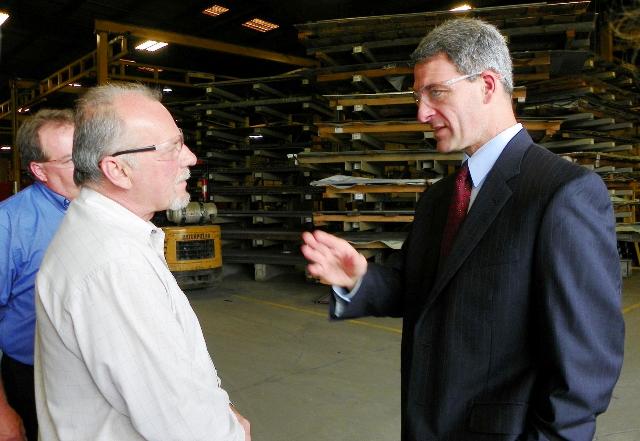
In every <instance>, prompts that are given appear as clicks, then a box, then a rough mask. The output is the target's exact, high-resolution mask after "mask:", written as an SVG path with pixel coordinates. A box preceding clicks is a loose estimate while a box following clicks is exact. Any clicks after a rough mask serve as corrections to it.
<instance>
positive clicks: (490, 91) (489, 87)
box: [480, 71, 499, 104]
mask: <svg viewBox="0 0 640 441" xmlns="http://www.w3.org/2000/svg"><path fill="white" fill-rule="evenodd" d="M480 79H481V80H482V91H483V94H484V97H483V101H484V102H485V104H486V103H488V102H489V101H491V98H492V97H493V96H494V95H495V93H496V89H497V87H498V81H499V80H498V78H497V76H496V74H494V73H493V72H491V71H488V72H483V73H482V74H481V76H480Z"/></svg>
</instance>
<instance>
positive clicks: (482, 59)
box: [411, 18, 513, 95]
mask: <svg viewBox="0 0 640 441" xmlns="http://www.w3.org/2000/svg"><path fill="white" fill-rule="evenodd" d="M438 54H445V55H446V56H447V57H449V60H451V62H452V63H453V65H454V66H455V67H456V69H457V70H458V72H460V73H461V74H463V75H470V74H473V73H476V72H483V71H485V70H492V71H494V72H496V73H497V74H498V75H500V82H501V83H502V85H503V86H504V89H505V91H506V92H507V93H508V94H510V95H511V94H512V93H513V73H512V62H511V55H509V48H508V47H507V41H506V39H505V38H504V37H503V36H502V34H500V31H498V29H497V28H496V27H495V26H493V25H491V24H489V23H487V22H484V21H482V20H478V19H475V18H459V19H454V20H449V21H446V22H444V23H442V24H441V25H439V26H437V27H436V28H434V29H433V30H432V31H431V32H429V33H428V34H427V36H426V37H424V38H423V39H422V41H421V42H420V44H419V45H418V47H417V49H416V50H415V51H413V54H411V60H412V61H413V62H414V63H416V64H417V63H421V62H424V61H427V60H429V59H430V58H433V57H435V56H436V55H438Z"/></svg>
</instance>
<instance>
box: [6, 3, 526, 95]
mask: <svg viewBox="0 0 640 441" xmlns="http://www.w3.org/2000/svg"><path fill="white" fill-rule="evenodd" d="M461 2H462V0H460V1H459V2H456V1H455V0H396V1H393V0H391V1H390V0H385V1H378V0H359V1H345V0H315V1H305V0H299V1H296V2H293V1H290V0H284V1H283V0H8V1H0V9H4V10H7V11H8V12H9V13H10V14H11V17H10V18H9V20H7V22H6V23H5V24H4V25H3V26H2V28H0V32H1V34H0V39H1V44H2V45H1V51H0V101H5V100H7V99H8V98H9V96H10V89H9V80H11V79H14V78H20V79H28V80H42V79H44V78H46V77H47V76H49V75H51V74H52V73H53V72H55V71H56V70H58V69H60V68H62V67H64V66H66V65H68V64H70V63H71V62H73V61H75V60H77V59H78V58H80V57H82V56H84V55H85V54H88V53H89V52H90V51H92V50H95V48H96V37H95V20H96V19H101V20H109V21H112V22H116V23H125V24H131V25H136V26H142V27H148V28H153V29H157V30H162V31H171V32H176V33H180V34H184V35H190V36H196V37H202V38H207V39H213V40H217V41H222V42H227V43H233V44H235V45H240V46H244V47H250V48H258V49H265V50H270V51H276V52H279V53H285V54H290V55H295V56H298V57H307V55H306V53H305V48H304V47H303V46H302V44H300V43H299V42H298V38H297V31H296V29H295V27H294V25H295V24H297V23H305V22H309V21H318V20H327V19H335V18H345V17H358V16H371V15H385V14H399V13H411V12H425V11H437V10H447V9H449V8H451V7H455V6H457V5H458V4H459V3H461ZM469 3H471V4H473V5H474V6H476V7H479V6H480V7H491V6H500V5H507V4H518V3H519V4H522V3H531V2H527V1H522V0H471V1H470V2H469ZM212 4H217V5H221V6H225V7H226V8H228V9H229V11H228V12H226V13H224V14H222V15H220V16H217V17H211V16H207V15H204V14H203V13H202V12H201V11H202V10H203V9H205V8H207V7H210V6H212ZM255 17H257V18H261V19H265V20H268V21H271V22H274V23H276V24H278V25H279V28H278V29H276V30H273V31H270V32H266V33H261V32H256V31H253V30H250V29H247V28H245V27H243V26H242V23H243V22H245V21H247V20H250V19H252V18H255ZM131 40H132V41H130V43H132V44H136V43H137V42H138V41H137V39H136V38H133V37H132V38H131ZM239 52H243V51H239ZM127 58H131V59H134V60H135V61H137V62H138V63H148V64H152V65H157V66H167V67H179V68H183V69H190V70H197V71H201V72H208V73H212V74H216V75H217V77H216V78H225V77H245V78H246V77H257V76H265V75H273V74H279V73H283V72H287V71H290V70H294V69H296V68H297V67H299V66H296V65H290V64H285V63H279V62H278V63H276V62H273V61H266V60H261V59H257V58H250V57H246V56H242V55H241V54H238V55H234V54H229V53H219V52H213V51H207V50H203V49H194V48H189V47H185V46H178V45H174V44H171V45H169V47H166V48H164V49H161V50H158V51H157V52H153V53H142V52H140V51H132V53H131V54H130V55H128V56H127Z"/></svg>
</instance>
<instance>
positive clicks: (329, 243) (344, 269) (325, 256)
mask: <svg viewBox="0 0 640 441" xmlns="http://www.w3.org/2000/svg"><path fill="white" fill-rule="evenodd" d="M302 240H303V241H304V244H303V245H302V247H301V250H302V254H303V255H304V257H305V258H306V259H307V260H308V261H309V265H307V271H309V274H311V275H312V276H313V277H316V278H318V279H320V282H322V283H325V284H327V285H337V286H342V287H344V288H346V289H348V290H349V291H351V290H352V289H353V287H354V286H355V284H356V283H357V281H358V280H359V279H360V278H361V277H362V276H364V274H365V273H366V272H367V259H366V258H365V257H364V256H363V255H362V254H360V253H358V251H356V249H355V248H353V247H352V246H351V245H350V244H349V243H348V242H347V241H346V240H343V239H340V238H339V237H336V236H333V235H331V234H329V233H325V232H324V231H321V230H315V231H314V232H313V233H308V232H305V233H302Z"/></svg>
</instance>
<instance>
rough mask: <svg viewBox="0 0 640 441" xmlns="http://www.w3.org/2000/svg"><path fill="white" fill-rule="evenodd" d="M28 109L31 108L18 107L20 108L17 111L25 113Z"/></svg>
mask: <svg viewBox="0 0 640 441" xmlns="http://www.w3.org/2000/svg"><path fill="white" fill-rule="evenodd" d="M30 110H31V109H30V108H28V107H20V108H19V109H18V113H27V112H29V111H30Z"/></svg>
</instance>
